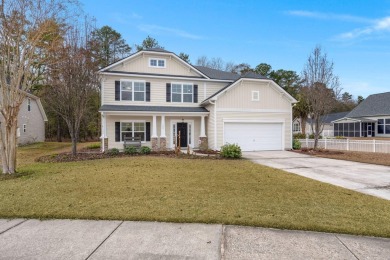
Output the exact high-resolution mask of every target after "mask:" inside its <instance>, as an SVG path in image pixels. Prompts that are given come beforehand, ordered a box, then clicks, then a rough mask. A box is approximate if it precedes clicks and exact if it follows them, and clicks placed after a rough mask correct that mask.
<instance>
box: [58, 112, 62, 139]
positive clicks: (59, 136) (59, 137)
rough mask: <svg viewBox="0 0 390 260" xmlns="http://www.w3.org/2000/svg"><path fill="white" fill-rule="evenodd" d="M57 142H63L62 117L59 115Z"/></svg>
mask: <svg viewBox="0 0 390 260" xmlns="http://www.w3.org/2000/svg"><path fill="white" fill-rule="evenodd" d="M57 142H62V137H61V116H60V115H57Z"/></svg>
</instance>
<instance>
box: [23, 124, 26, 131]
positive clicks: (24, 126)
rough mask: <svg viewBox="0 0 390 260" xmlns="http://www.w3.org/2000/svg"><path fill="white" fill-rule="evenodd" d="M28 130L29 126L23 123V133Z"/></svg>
mask: <svg viewBox="0 0 390 260" xmlns="http://www.w3.org/2000/svg"><path fill="white" fill-rule="evenodd" d="M26 131H27V126H26V125H23V133H25V132H26Z"/></svg>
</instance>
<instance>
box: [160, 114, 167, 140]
mask: <svg viewBox="0 0 390 260" xmlns="http://www.w3.org/2000/svg"><path fill="white" fill-rule="evenodd" d="M160 137H166V136H165V116H161V136H160Z"/></svg>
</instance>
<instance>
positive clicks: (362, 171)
mask: <svg viewBox="0 0 390 260" xmlns="http://www.w3.org/2000/svg"><path fill="white" fill-rule="evenodd" d="M243 157H244V158H247V159H250V160H252V161H253V162H255V163H258V164H263V165H266V166H269V167H273V168H277V169H281V170H284V171H287V172H291V173H295V174H298V175H301V176H304V177H307V178H311V179H315V180H318V181H322V182H327V183H330V184H333V185H337V186H340V187H343V188H347V189H350V190H354V191H358V192H362V193H366V194H370V195H373V196H376V197H379V198H383V199H387V200H390V167H388V166H380V165H374V164H367V163H358V162H350V161H343V160H334V159H327V158H319V157H314V156H310V155H304V154H298V153H294V152H289V151H262V152H244V153H243Z"/></svg>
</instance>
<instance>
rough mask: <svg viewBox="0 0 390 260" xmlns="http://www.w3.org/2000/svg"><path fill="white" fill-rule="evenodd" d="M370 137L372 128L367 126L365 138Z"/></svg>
mask: <svg viewBox="0 0 390 260" xmlns="http://www.w3.org/2000/svg"><path fill="white" fill-rule="evenodd" d="M371 136H372V126H371V124H367V137H371Z"/></svg>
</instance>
